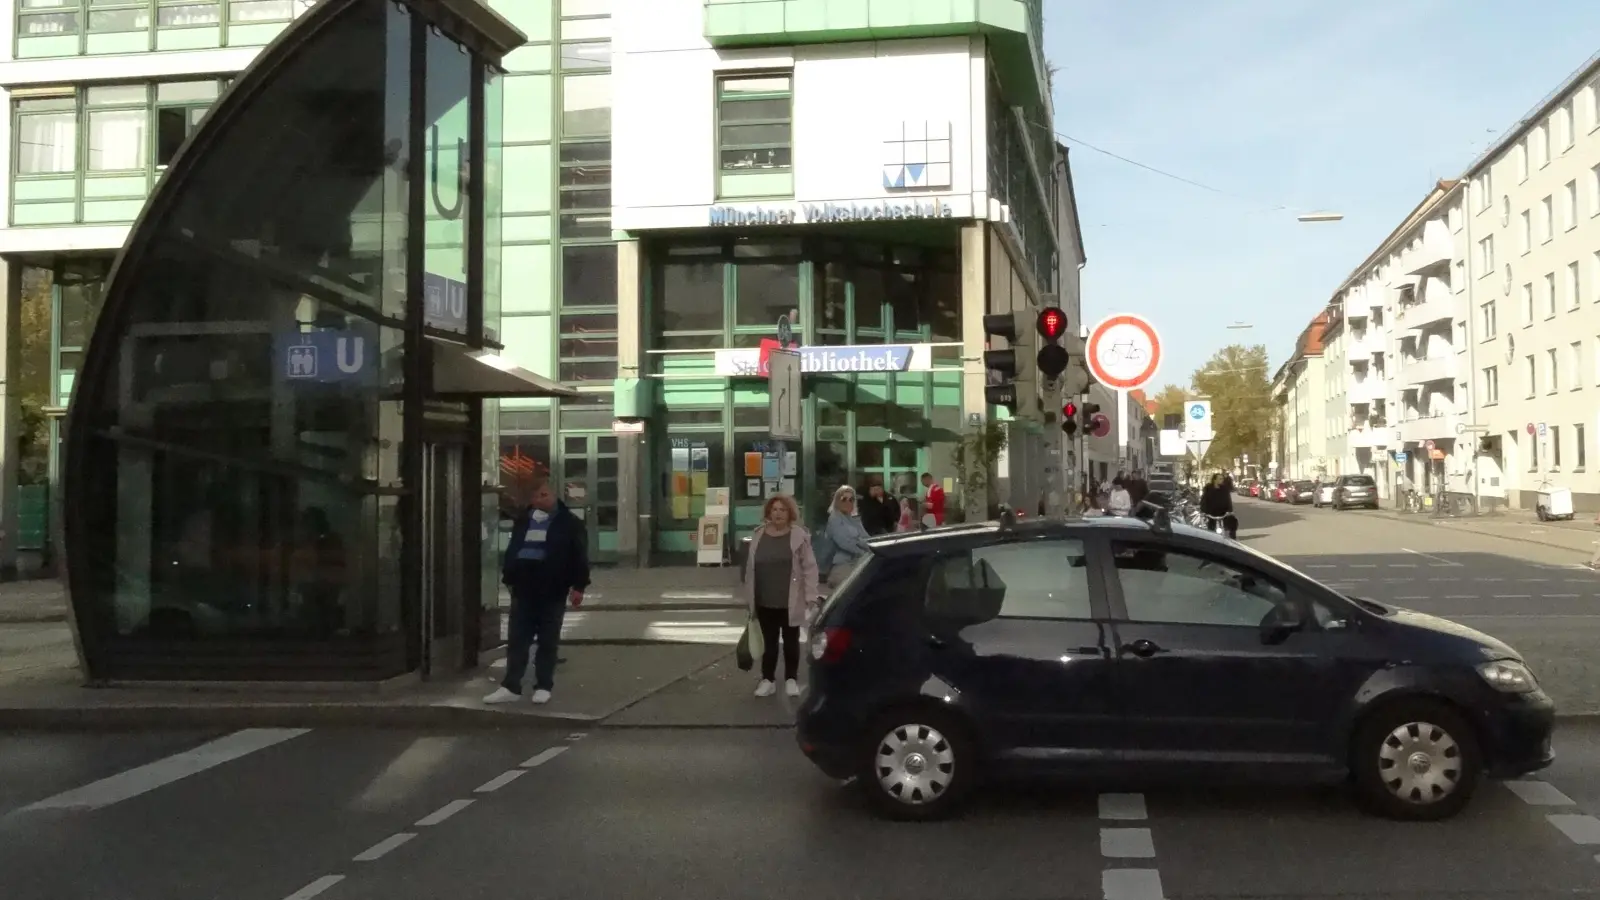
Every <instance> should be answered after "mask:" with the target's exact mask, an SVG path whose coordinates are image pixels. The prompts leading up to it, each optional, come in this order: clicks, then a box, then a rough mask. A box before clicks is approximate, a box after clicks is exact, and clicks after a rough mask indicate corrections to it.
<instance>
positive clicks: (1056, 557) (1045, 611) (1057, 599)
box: [927, 540, 1094, 624]
mask: <svg viewBox="0 0 1600 900" xmlns="http://www.w3.org/2000/svg"><path fill="white" fill-rule="evenodd" d="M927 610H928V614H929V615H931V616H934V617H936V618H941V619H949V620H959V621H962V622H965V623H968V624H977V623H981V622H988V621H990V620H992V619H996V618H1004V619H1092V618H1094V607H1093V604H1092V603H1091V602H1090V599H1089V569H1088V566H1087V558H1086V557H1085V555H1084V549H1083V542H1082V541H1074V540H1045V541H1017V542H1014V543H1005V544H994V545H991V546H987V547H978V548H975V549H973V550H971V551H966V552H962V553H958V554H952V555H950V556H947V557H944V558H942V559H940V560H939V561H938V562H937V563H935V568H934V571H933V572H932V573H931V577H930V578H929V579H928V601H927Z"/></svg>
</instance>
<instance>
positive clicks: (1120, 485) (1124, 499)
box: [1106, 475, 1133, 516]
mask: <svg viewBox="0 0 1600 900" xmlns="http://www.w3.org/2000/svg"><path fill="white" fill-rule="evenodd" d="M1106 510H1107V511H1108V512H1110V513H1111V514H1112V515H1113V516H1126V515H1129V514H1131V513H1132V512H1133V498H1132V497H1131V496H1130V495H1129V494H1128V486H1127V485H1126V484H1125V483H1124V481H1123V478H1122V476H1121V475H1118V476H1117V477H1116V478H1113V479H1112V480H1111V496H1110V497H1107V498H1106Z"/></svg>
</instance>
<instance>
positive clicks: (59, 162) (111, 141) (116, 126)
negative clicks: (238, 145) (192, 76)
mask: <svg viewBox="0 0 1600 900" xmlns="http://www.w3.org/2000/svg"><path fill="white" fill-rule="evenodd" d="M223 86H224V83H223V82H222V81H221V80H219V79H204V80H195V81H174V82H161V83H156V84H116V85H94V86H88V87H83V88H79V89H72V88H59V89H46V90H54V91H57V92H58V93H56V95H55V96H45V97H42V96H33V97H22V98H19V99H17V100H16V101H15V103H14V104H13V115H14V119H13V131H14V133H15V134H16V136H17V137H16V149H15V152H14V154H13V159H14V162H13V171H12V176H13V178H14V179H15V185H14V186H13V190H12V203H11V224H13V225H64V224H76V223H98V222H107V223H110V222H129V221H132V220H133V219H134V217H135V216H137V215H138V214H139V211H140V209H142V208H143V205H144V200H145V198H146V196H147V195H148V193H149V190H150V187H151V186H152V185H153V184H154V183H155V178H156V175H157V174H159V173H160V172H161V171H162V169H163V168H164V167H165V166H166V165H167V164H168V163H170V162H171V161H172V159H173V158H174V157H175V156H176V155H177V153H178V151H179V150H180V149H182V148H183V146H184V145H185V144H186V143H187V141H188V138H189V136H190V135H191V134H193V132H194V129H195V127H196V126H197V125H198V124H199V123H200V120H201V119H202V118H204V116H205V113H206V110H207V109H209V108H210V106H211V104H212V103H214V102H215V101H216V98H217V97H218V96H219V95H220V94H221V92H222V90H223ZM80 143H81V145H82V146H81V147H80ZM74 174H75V175H77V176H78V177H77V178H76V179H75V180H67V179H64V178H63V176H71V175H74Z"/></svg>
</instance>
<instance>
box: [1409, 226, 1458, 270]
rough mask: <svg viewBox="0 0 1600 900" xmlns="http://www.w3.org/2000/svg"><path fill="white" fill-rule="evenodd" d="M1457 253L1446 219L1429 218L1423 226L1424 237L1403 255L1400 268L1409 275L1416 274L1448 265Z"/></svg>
mask: <svg viewBox="0 0 1600 900" xmlns="http://www.w3.org/2000/svg"><path fill="white" fill-rule="evenodd" d="M1455 255H1456V242H1455V240H1454V239H1453V238H1452V237H1451V236H1450V227H1449V226H1448V225H1446V224H1445V220H1444V219H1442V218H1441V219H1429V220H1428V223H1427V224H1426V225H1423V226H1422V239H1421V240H1420V241H1418V242H1417V243H1415V244H1413V245H1412V246H1411V247H1409V248H1407V249H1406V251H1405V253H1403V254H1402V255H1401V257H1400V268H1401V270H1402V271H1403V272H1405V273H1406V274H1407V275H1416V274H1419V273H1421V272H1426V271H1427V270H1429V269H1431V268H1433V267H1435V266H1448V265H1449V264H1450V262H1451V260H1453V259H1455Z"/></svg>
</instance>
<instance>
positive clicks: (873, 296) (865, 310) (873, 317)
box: [850, 266, 887, 333]
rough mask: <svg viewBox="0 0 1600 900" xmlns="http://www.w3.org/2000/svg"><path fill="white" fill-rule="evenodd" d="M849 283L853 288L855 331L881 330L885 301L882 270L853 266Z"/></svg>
mask: <svg viewBox="0 0 1600 900" xmlns="http://www.w3.org/2000/svg"><path fill="white" fill-rule="evenodd" d="M850 283H851V285H852V286H854V288H855V303H854V304H853V306H854V312H855V316H856V331H857V332H858V333H859V332H862V331H882V330H883V304H884V301H885V300H886V299H887V295H886V292H885V290H884V284H883V270H882V269H874V268H871V267H869V266H854V267H852V271H851V272H850Z"/></svg>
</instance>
